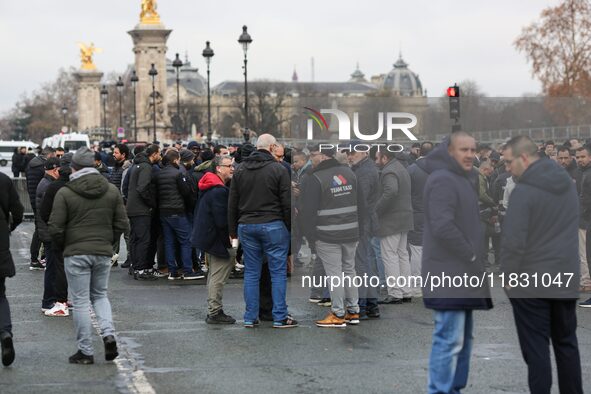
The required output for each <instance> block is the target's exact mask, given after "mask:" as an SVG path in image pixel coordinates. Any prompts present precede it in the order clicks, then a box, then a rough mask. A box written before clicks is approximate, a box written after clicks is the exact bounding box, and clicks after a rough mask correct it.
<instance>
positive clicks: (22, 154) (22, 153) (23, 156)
mask: <svg viewBox="0 0 591 394" xmlns="http://www.w3.org/2000/svg"><path fill="white" fill-rule="evenodd" d="M26 163H27V148H25V147H21V148H18V149H15V151H14V155H12V175H13V176H14V177H15V178H18V177H19V176H21V172H24V171H25V168H26Z"/></svg>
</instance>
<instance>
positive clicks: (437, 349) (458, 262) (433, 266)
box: [422, 132, 492, 393]
mask: <svg viewBox="0 0 591 394" xmlns="http://www.w3.org/2000/svg"><path fill="white" fill-rule="evenodd" d="M475 153H476V141H475V140H474V138H473V137H472V136H470V135H469V134H467V133H465V132H457V133H453V134H452V136H451V137H450V139H449V140H448V141H443V142H442V143H441V144H440V145H439V146H438V147H437V148H435V149H434V150H433V151H432V152H431V153H430V154H429V155H428V156H427V157H426V158H425V159H424V160H425V166H424V167H425V171H426V172H427V173H429V177H428V178H427V183H426V184H425V191H424V194H423V206H424V228H423V259H422V276H423V278H427V276H430V277H434V278H435V277H437V278H441V277H443V275H444V274H445V275H448V276H450V277H451V276H454V277H456V276H464V275H467V276H470V277H472V276H474V277H479V278H480V277H482V276H483V275H484V274H485V267H484V261H482V249H483V242H482V239H483V237H484V235H483V233H482V228H481V226H480V213H479V209H478V192H477V182H478V181H477V176H478V175H477V172H476V170H475V169H474V168H473V160H474V155H475ZM423 296H424V303H425V306H426V307H427V308H429V309H433V311H434V320H435V328H434V330H433V343H432V348H431V357H430V360H429V387H428V392H429V393H459V392H460V391H461V390H462V389H463V388H464V387H466V385H467V383H468V370H469V367H470V355H471V352H472V329H473V326H474V322H473V318H472V311H473V310H475V309H476V310H478V309H481V310H486V309H490V308H492V302H491V299H490V293H489V289H488V284H487V283H483V284H482V286H479V287H476V288H474V287H471V286H470V285H469V284H464V285H462V284H460V286H457V287H455V286H452V285H442V286H440V287H434V288H432V287H430V284H429V283H427V284H426V286H425V287H424V289H423Z"/></svg>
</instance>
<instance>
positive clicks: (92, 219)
mask: <svg viewBox="0 0 591 394" xmlns="http://www.w3.org/2000/svg"><path fill="white" fill-rule="evenodd" d="M71 168H72V175H70V182H68V183H67V184H66V186H64V187H63V188H61V189H60V190H59V191H58V192H57V194H56V196H55V200H54V202H53V209H52V212H51V216H50V218H49V234H50V235H51V239H52V242H53V243H54V244H55V245H56V246H57V247H59V248H60V249H62V250H63V251H64V259H65V269H66V276H67V278H68V285H69V289H70V291H71V294H72V302H73V304H74V325H75V328H76V338H77V339H78V352H76V353H75V354H74V355H72V356H71V357H70V359H69V361H70V363H72V364H93V363H94V356H93V353H94V349H93V347H92V331H93V327H92V322H91V319H90V304H91V302H92V307H93V309H94V312H95V313H96V315H97V320H98V324H99V328H100V331H101V335H102V336H103V343H104V346H105V359H106V360H107V361H111V360H114V359H115V358H116V357H117V356H118V355H119V353H118V352H117V342H116V340H115V336H114V335H115V328H114V327H113V318H112V315H111V304H110V302H109V299H108V298H107V286H108V282H109V273H110V270H111V256H112V254H113V240H114V239H116V238H117V237H120V236H121V234H123V233H124V232H126V231H129V222H128V220H127V215H126V213H125V207H124V205H123V199H122V198H121V195H120V194H119V190H117V188H116V187H115V186H114V185H112V184H110V183H109V182H108V181H107V180H106V179H105V178H104V177H103V176H102V175H100V174H99V172H98V171H97V170H96V169H95V168H94V153H93V152H92V151H91V150H89V149H88V148H86V147H82V148H80V149H78V150H77V151H76V153H75V154H74V156H73V158H72V163H71Z"/></svg>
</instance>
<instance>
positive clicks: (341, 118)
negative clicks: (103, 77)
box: [304, 107, 418, 152]
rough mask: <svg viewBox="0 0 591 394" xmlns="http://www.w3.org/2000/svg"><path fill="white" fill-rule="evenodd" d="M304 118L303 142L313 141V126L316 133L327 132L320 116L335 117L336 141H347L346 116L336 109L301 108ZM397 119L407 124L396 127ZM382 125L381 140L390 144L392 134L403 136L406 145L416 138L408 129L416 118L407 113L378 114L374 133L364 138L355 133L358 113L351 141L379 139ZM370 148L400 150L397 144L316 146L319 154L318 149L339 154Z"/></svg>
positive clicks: (349, 136)
mask: <svg viewBox="0 0 591 394" xmlns="http://www.w3.org/2000/svg"><path fill="white" fill-rule="evenodd" d="M304 109H305V110H306V111H305V114H306V115H307V116H308V122H307V139H308V140H313V139H314V124H316V125H317V126H318V127H319V128H320V130H321V131H322V130H328V128H329V126H328V122H327V121H326V118H325V117H324V115H323V114H332V115H334V116H336V119H337V122H338V132H339V138H338V139H339V141H349V142H350V141H351V119H350V118H349V115H347V114H346V113H345V112H343V111H340V110H338V109H320V110H316V109H314V108H311V107H304ZM401 119H406V120H408V121H409V122H405V123H400V122H399V121H400V120H401ZM384 124H385V125H386V127H385V129H386V136H385V139H386V140H388V141H392V140H393V135H394V132H395V131H402V133H404V135H406V137H407V138H408V139H409V140H410V141H417V140H418V139H417V137H415V135H414V134H413V133H412V132H411V131H410V129H411V128H413V127H414V126H416V124H417V117H416V116H415V115H413V114H411V113H408V112H386V113H384V112H378V130H377V131H376V132H375V133H373V134H366V133H365V132H362V131H361V130H359V113H358V112H354V113H353V134H354V137H355V138H354V139H356V140H360V141H376V140H379V139H382V138H383V135H384ZM373 146H376V147H377V149H378V151H380V149H381V148H385V149H387V150H388V151H391V152H401V151H402V150H403V149H404V147H403V146H402V145H400V144H383V143H382V144H380V143H376V144H359V143H356V144H354V145H351V144H348V145H347V144H344V145H343V144H337V145H334V144H320V150H322V149H335V148H336V149H337V150H339V151H342V150H345V151H346V150H348V151H355V152H368V151H369V150H370V149H371V148H372V147H373Z"/></svg>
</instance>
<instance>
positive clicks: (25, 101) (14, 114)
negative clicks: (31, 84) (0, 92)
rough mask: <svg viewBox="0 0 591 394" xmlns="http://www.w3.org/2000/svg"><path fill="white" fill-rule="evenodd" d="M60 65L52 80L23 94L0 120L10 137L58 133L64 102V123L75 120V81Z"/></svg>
mask: <svg viewBox="0 0 591 394" xmlns="http://www.w3.org/2000/svg"><path fill="white" fill-rule="evenodd" d="M73 70H74V69H73V68H71V69H70V70H64V69H61V70H60V71H59V73H58V76H57V78H56V80H55V81H53V82H50V83H46V84H43V85H42V86H41V88H40V89H39V90H37V91H34V92H33V93H31V94H29V95H27V94H25V95H23V96H22V97H21V99H19V101H18V102H17V103H16V104H15V106H14V107H13V108H12V109H11V110H10V111H8V113H7V114H6V115H5V116H4V117H3V119H2V120H1V121H0V122H1V123H2V124H5V125H7V126H6V127H8V129H9V130H8V132H7V134H9V136H10V137H12V138H18V139H31V140H33V141H35V142H38V143H40V142H41V140H42V139H43V138H45V137H47V136H49V135H52V134H55V133H58V132H59V131H60V129H61V128H62V126H64V124H63V123H64V120H63V115H62V110H61V109H62V107H63V106H66V107H67V108H68V112H67V114H66V123H67V126H72V125H75V124H76V123H77V117H78V115H77V110H76V108H77V97H76V81H75V80H74V77H73V75H72V71H73Z"/></svg>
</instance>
